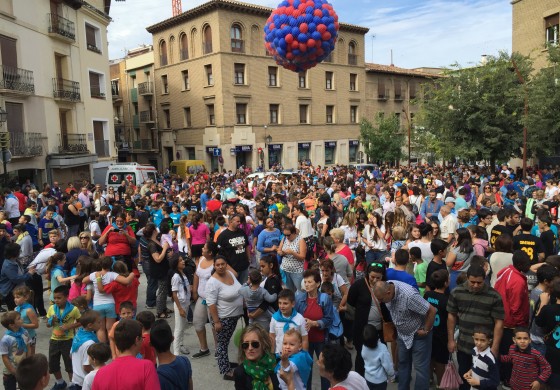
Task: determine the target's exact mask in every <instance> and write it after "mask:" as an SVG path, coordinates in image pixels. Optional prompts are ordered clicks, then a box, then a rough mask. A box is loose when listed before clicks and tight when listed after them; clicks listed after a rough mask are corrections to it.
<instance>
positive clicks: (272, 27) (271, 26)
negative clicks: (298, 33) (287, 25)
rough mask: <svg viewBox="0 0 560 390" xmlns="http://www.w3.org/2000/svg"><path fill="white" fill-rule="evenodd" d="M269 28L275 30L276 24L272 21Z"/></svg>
mask: <svg viewBox="0 0 560 390" xmlns="http://www.w3.org/2000/svg"><path fill="white" fill-rule="evenodd" d="M268 28H269V30H274V29H275V28H276V26H275V25H274V23H270V24H269V25H268Z"/></svg>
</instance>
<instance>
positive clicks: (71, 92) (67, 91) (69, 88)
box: [52, 78, 81, 102]
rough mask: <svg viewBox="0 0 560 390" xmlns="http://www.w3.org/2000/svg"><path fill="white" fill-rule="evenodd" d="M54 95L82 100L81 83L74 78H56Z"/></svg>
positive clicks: (53, 80)
mask: <svg viewBox="0 0 560 390" xmlns="http://www.w3.org/2000/svg"><path fill="white" fill-rule="evenodd" d="M52 83H53V96H54V98H55V99H62V100H69V101H71V102H79V101H80V97H81V96H80V83H79V82H77V81H72V80H65V79H59V78H54V79H52Z"/></svg>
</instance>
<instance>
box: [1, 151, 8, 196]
mask: <svg viewBox="0 0 560 390" xmlns="http://www.w3.org/2000/svg"><path fill="white" fill-rule="evenodd" d="M6 150H7V149H5V148H2V165H3V166H4V188H8V163H7V162H6Z"/></svg>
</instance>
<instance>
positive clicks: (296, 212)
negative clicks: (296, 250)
mask: <svg viewBox="0 0 560 390" xmlns="http://www.w3.org/2000/svg"><path fill="white" fill-rule="evenodd" d="M292 213H293V218H294V221H295V223H294V224H295V226H296V230H297V233H298V235H299V236H301V238H303V240H304V241H305V245H306V247H307V254H306V260H307V261H309V260H311V257H312V256H313V249H314V247H315V235H314V230H313V225H312V224H311V219H309V216H308V214H307V211H306V210H305V206H303V205H301V204H298V205H295V206H294V207H293V208H292Z"/></svg>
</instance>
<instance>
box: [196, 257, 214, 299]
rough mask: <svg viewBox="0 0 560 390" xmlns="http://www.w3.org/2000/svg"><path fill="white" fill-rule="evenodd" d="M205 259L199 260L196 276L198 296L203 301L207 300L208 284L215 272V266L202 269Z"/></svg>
mask: <svg viewBox="0 0 560 390" xmlns="http://www.w3.org/2000/svg"><path fill="white" fill-rule="evenodd" d="M203 259H204V258H203V257H201V258H200V259H199V260H198V266H197V267H196V276H198V291H197V293H198V296H199V297H201V298H202V299H206V283H208V280H209V279H210V277H211V276H212V271H213V270H214V265H211V266H210V267H208V268H202V267H201V266H200V264H202V261H203Z"/></svg>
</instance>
